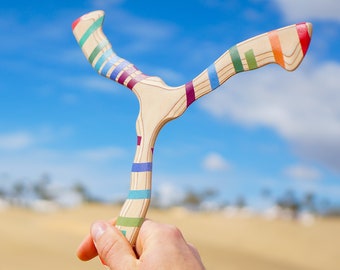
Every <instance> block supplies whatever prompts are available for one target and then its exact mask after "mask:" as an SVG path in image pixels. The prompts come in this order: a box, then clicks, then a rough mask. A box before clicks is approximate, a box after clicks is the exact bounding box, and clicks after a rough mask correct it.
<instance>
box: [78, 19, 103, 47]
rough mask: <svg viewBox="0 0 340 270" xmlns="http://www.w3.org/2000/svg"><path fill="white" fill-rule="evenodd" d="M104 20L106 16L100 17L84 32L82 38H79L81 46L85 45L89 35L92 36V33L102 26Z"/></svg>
mask: <svg viewBox="0 0 340 270" xmlns="http://www.w3.org/2000/svg"><path fill="white" fill-rule="evenodd" d="M103 20H104V16H102V17H100V18H99V19H97V20H96V21H95V22H94V23H93V24H92V25H91V26H90V27H89V28H88V29H87V30H86V32H85V33H84V35H83V36H82V37H81V38H80V40H79V42H78V43H79V46H80V48H82V47H83V45H84V44H85V42H86V40H87V39H88V38H89V36H91V34H92V33H93V32H94V31H96V30H97V29H98V28H99V27H101V25H102V24H103Z"/></svg>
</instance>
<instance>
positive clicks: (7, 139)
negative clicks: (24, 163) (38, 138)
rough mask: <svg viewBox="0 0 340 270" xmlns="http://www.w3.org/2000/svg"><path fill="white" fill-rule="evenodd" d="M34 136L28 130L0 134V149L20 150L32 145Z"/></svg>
mask: <svg viewBox="0 0 340 270" xmlns="http://www.w3.org/2000/svg"><path fill="white" fill-rule="evenodd" d="M33 143H34V138H33V137H32V135H31V134H29V133H27V132H15V133H7V134H0V149H4V150H18V149H23V148H27V147H29V146H31V145H32V144H33Z"/></svg>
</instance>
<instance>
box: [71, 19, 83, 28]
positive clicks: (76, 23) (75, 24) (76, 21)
mask: <svg viewBox="0 0 340 270" xmlns="http://www.w3.org/2000/svg"><path fill="white" fill-rule="evenodd" d="M80 19H81V17H79V18H78V19H76V20H75V21H74V22H73V23H72V30H74V28H76V26H77V25H78V23H79V22H80Z"/></svg>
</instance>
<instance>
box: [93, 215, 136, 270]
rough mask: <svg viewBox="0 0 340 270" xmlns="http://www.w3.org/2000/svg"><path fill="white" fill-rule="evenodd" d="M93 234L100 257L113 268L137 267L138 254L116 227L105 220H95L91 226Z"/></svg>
mask: <svg viewBox="0 0 340 270" xmlns="http://www.w3.org/2000/svg"><path fill="white" fill-rule="evenodd" d="M91 236H92V239H93V241H94V245H95V247H96V249H97V252H98V255H99V258H100V259H101V261H102V262H103V264H105V265H106V266H108V267H109V268H110V269H111V270H126V269H129V270H130V269H131V270H132V269H136V263H137V259H136V255H135V253H134V251H133V249H132V247H131V245H130V243H129V242H128V241H127V240H126V238H125V237H124V236H123V234H122V233H121V232H120V231H119V230H118V229H117V228H116V227H114V226H112V225H111V224H110V223H107V222H103V221H98V222H95V223H94V224H93V225H92V227H91Z"/></svg>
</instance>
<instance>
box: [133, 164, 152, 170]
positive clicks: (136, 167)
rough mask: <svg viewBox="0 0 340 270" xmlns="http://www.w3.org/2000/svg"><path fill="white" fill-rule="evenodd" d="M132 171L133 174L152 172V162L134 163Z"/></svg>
mask: <svg viewBox="0 0 340 270" xmlns="http://www.w3.org/2000/svg"><path fill="white" fill-rule="evenodd" d="M131 171H132V172H151V171H152V162H144V163H133V164H132V170H131Z"/></svg>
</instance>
